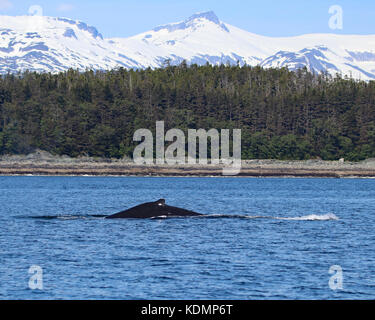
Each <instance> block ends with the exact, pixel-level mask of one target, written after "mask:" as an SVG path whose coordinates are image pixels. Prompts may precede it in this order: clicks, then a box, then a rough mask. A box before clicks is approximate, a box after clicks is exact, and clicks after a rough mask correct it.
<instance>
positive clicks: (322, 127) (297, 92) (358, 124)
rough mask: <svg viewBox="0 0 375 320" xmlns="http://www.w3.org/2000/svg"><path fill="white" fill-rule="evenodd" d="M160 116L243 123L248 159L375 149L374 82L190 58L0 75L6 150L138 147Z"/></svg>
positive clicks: (195, 124)
mask: <svg viewBox="0 0 375 320" xmlns="http://www.w3.org/2000/svg"><path fill="white" fill-rule="evenodd" d="M156 121H164V122H165V126H166V130H168V129H171V128H178V129H181V130H183V131H184V132H187V130H188V129H200V128H202V129H206V130H209V129H211V128H216V129H242V157H243V159H280V160H304V159H315V158H321V159H324V160H336V159H339V158H346V159H348V160H353V161H358V160H362V159H366V158H371V157H375V82H373V81H370V82H365V81H359V80H354V79H350V78H347V77H346V78H343V77H341V76H339V75H337V76H336V77H331V76H329V75H328V74H313V73H310V72H308V71H307V69H300V70H297V71H295V72H292V71H289V70H288V69H286V68H281V69H263V68H261V67H249V66H245V67H239V66H227V65H221V66H211V65H205V66H197V65H191V66H188V65H187V64H186V63H182V64H181V65H179V66H165V67H164V68H160V69H155V70H152V69H146V70H126V69H123V68H120V69H116V70H112V71H90V70H88V71H86V72H79V71H76V70H69V71H66V72H62V73H58V74H51V73H35V72H25V73H22V74H7V75H3V76H1V77H0V154H27V153H30V152H32V151H34V150H35V149H42V150H45V151H48V152H51V153H53V154H57V155H69V156H72V157H76V156H80V155H88V156H93V157H108V158H109V157H112V158H122V157H131V156H132V153H133V150H134V148H135V146H136V145H137V144H138V143H135V142H133V134H134V132H135V131H136V130H137V129H141V128H147V129H154V128H155V123H156Z"/></svg>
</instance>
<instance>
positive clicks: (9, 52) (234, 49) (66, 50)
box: [0, 11, 375, 80]
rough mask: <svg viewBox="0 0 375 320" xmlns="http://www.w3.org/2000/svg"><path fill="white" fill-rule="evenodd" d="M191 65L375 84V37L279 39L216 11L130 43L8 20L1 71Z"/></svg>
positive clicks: (0, 40)
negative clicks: (283, 70) (303, 72)
mask: <svg viewBox="0 0 375 320" xmlns="http://www.w3.org/2000/svg"><path fill="white" fill-rule="evenodd" d="M184 60H186V61H187V62H188V63H197V64H200V65H202V64H206V63H207V62H208V63H210V64H216V65H217V64H221V63H224V64H225V63H230V64H237V63H239V64H240V65H244V64H247V65H251V66H256V65H260V66H263V67H265V68H269V67H288V68H289V69H290V70H295V69H298V68H301V67H304V66H306V67H307V68H308V69H309V70H311V71H314V72H322V71H323V72H326V71H327V72H328V73H330V74H332V75H335V74H337V73H339V74H342V75H347V76H351V77H353V78H357V79H363V80H375V35H369V36H360V35H336V34H310V35H303V36H298V37H289V38H271V37H265V36H260V35H256V34H253V33H250V32H247V31H244V30H241V29H239V28H236V27H234V26H231V25H229V24H226V23H224V22H222V21H220V20H219V18H218V17H217V16H216V15H215V13H214V12H212V11H210V12H203V13H197V14H194V15H193V16H191V17H190V18H188V19H187V20H185V21H182V22H178V23H172V24H167V25H163V26H159V27H156V28H154V29H153V30H150V31H148V32H144V33H142V34H139V35H136V36H133V37H130V38H113V39H103V37H102V36H101V34H100V33H99V32H98V31H97V30H96V29H95V28H94V27H90V26H88V25H86V24H85V23H83V22H79V21H73V20H70V19H66V18H51V17H30V16H23V17H6V16H0V73H4V72H8V71H11V72H17V71H24V70H26V69H29V70H36V71H51V72H57V71H62V70H66V69H68V68H75V69H80V70H85V69H100V70H108V69H112V68H116V67H121V66H122V67H125V68H147V67H152V68H156V67H160V66H163V65H165V64H166V63H167V61H168V63H170V64H179V63H181V62H182V61H184Z"/></svg>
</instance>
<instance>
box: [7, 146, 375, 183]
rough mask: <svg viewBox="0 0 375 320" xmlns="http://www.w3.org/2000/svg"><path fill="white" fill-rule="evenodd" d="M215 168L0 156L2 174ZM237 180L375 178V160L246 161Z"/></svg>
mask: <svg viewBox="0 0 375 320" xmlns="http://www.w3.org/2000/svg"><path fill="white" fill-rule="evenodd" d="M222 169H223V167H222V166H215V165H178V166H169V165H152V166H140V165H136V164H134V163H133V162H132V161H131V160H130V159H122V160H117V159H97V158H89V157H80V158H70V157H67V156H53V155H51V154H49V153H47V152H44V151H38V152H36V153H33V154H30V155H25V156H19V155H18V156H2V157H0V175H43V176H86V175H88V176H170V177H175V176H176V177H222V176H223V171H222ZM237 177H317V178H323V177H324V178H375V159H368V160H365V161H362V162H344V161H342V160H341V161H322V160H307V161H278V160H246V161H243V162H242V169H241V172H240V173H239V174H238V175H237Z"/></svg>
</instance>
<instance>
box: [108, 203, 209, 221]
mask: <svg viewBox="0 0 375 320" xmlns="http://www.w3.org/2000/svg"><path fill="white" fill-rule="evenodd" d="M195 216H203V215H202V214H200V213H196V212H193V211H189V210H185V209H181V208H177V207H172V206H168V205H166V204H165V200H164V199H160V200H158V201H155V202H147V203H144V204H141V205H138V206H136V207H133V208H130V209H128V210H125V211H122V212H119V213H116V214H114V215H111V216H108V217H106V219H149V218H157V217H168V218H173V217H195Z"/></svg>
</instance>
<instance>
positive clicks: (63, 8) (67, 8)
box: [0, 0, 74, 12]
mask: <svg viewBox="0 0 375 320" xmlns="http://www.w3.org/2000/svg"><path fill="white" fill-rule="evenodd" d="M0 1H1V0H0ZM73 9H74V6H73V5H72V4H70V3H62V4H60V5H59V6H58V7H57V11H60V12H67V11H71V10H73Z"/></svg>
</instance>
